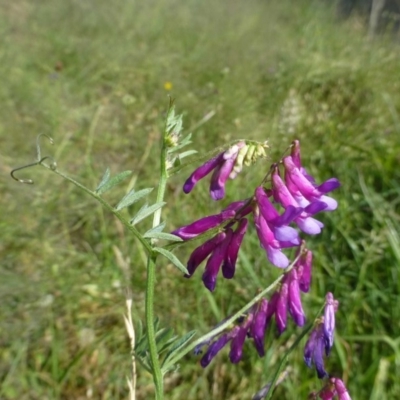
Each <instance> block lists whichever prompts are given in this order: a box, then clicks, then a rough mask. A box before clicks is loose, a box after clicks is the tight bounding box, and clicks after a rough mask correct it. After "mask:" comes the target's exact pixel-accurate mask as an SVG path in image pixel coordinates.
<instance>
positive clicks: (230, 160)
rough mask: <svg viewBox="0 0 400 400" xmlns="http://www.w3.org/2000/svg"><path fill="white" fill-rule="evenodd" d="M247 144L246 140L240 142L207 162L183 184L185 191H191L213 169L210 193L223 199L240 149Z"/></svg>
mask: <svg viewBox="0 0 400 400" xmlns="http://www.w3.org/2000/svg"><path fill="white" fill-rule="evenodd" d="M245 145H246V144H245V142H239V143H237V144H235V145H233V146H232V147H230V148H229V149H228V150H227V151H224V152H222V153H220V154H218V155H217V156H215V157H213V158H212V159H210V160H208V161H207V162H205V163H204V164H203V165H201V166H200V167H199V168H197V169H196V170H195V171H194V172H193V173H192V175H190V177H189V178H188V179H187V180H186V182H185V184H184V185H183V191H184V192H185V193H190V192H191V191H192V190H193V188H194V187H195V185H196V184H197V182H198V181H199V180H200V179H203V178H204V177H205V176H207V175H208V174H209V173H210V172H211V171H214V172H213V175H212V177H211V184H210V195H211V197H212V199H213V200H220V199H222V198H223V197H224V196H225V183H226V181H227V180H228V177H229V175H230V174H231V172H232V170H233V167H234V165H235V161H236V158H237V156H238V153H239V151H240V149H241V148H242V147H244V146H245ZM232 176H233V175H232Z"/></svg>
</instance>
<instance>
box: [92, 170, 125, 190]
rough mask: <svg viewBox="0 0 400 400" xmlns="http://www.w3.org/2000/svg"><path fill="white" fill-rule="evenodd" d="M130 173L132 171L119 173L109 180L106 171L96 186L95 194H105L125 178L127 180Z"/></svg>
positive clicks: (108, 173) (108, 172)
mask: <svg viewBox="0 0 400 400" xmlns="http://www.w3.org/2000/svg"><path fill="white" fill-rule="evenodd" d="M131 173H132V171H124V172H120V173H119V174H118V175H116V176H114V178H111V179H109V176H110V171H109V170H108V169H107V171H106V173H105V174H104V176H103V179H102V180H101V182H100V184H99V186H97V189H96V193H97V194H102V193H104V192H106V191H107V190H110V189H111V188H113V187H114V186H115V185H118V184H119V183H120V182H122V181H123V180H124V179H125V178H127V177H128V176H129V175H130V174H131Z"/></svg>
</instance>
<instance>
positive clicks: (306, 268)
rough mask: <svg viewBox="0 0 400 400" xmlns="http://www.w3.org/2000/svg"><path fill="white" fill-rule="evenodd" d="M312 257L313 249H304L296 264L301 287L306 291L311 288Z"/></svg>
mask: <svg viewBox="0 0 400 400" xmlns="http://www.w3.org/2000/svg"><path fill="white" fill-rule="evenodd" d="M312 258H313V255H312V252H311V250H308V249H304V251H303V253H302V254H301V256H300V258H299V260H298V261H297V263H296V265H295V268H296V270H297V276H298V279H299V288H300V290H301V291H302V292H304V293H307V292H308V291H309V290H310V284H311V269H312Z"/></svg>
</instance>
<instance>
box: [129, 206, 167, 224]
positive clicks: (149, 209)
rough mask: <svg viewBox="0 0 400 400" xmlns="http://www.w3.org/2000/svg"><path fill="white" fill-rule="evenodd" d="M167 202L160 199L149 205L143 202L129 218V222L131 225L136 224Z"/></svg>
mask: <svg viewBox="0 0 400 400" xmlns="http://www.w3.org/2000/svg"><path fill="white" fill-rule="evenodd" d="M165 204H167V203H166V202H165V201H160V202H159V203H154V204H152V205H151V206H148V205H147V204H145V205H144V206H143V207H142V208H141V209H140V210H139V211H138V213H137V214H136V215H135V216H134V217H133V218H132V219H131V221H130V223H131V224H132V225H135V224H137V223H138V222H140V221H141V220H142V219H145V218H146V217H148V216H149V215H151V214H154V213H155V212H156V211H157V210H158V209H159V208H161V207H164V206H165Z"/></svg>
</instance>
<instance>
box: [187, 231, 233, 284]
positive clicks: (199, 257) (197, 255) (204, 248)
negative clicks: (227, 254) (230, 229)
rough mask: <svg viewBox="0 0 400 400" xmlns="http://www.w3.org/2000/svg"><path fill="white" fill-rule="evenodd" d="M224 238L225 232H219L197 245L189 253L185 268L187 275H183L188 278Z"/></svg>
mask: <svg viewBox="0 0 400 400" xmlns="http://www.w3.org/2000/svg"><path fill="white" fill-rule="evenodd" d="M225 238H226V233H225V232H220V233H218V234H217V235H216V236H214V237H212V238H211V239H209V240H207V241H206V242H204V243H203V244H201V245H200V246H199V247H197V248H196V249H195V250H194V251H193V253H192V254H191V255H190V257H189V260H188V262H187V270H188V272H189V274H188V275H185V277H186V278H190V277H191V276H192V275H193V274H194V272H195V271H196V269H197V267H198V266H199V265H200V264H201V263H202V262H203V261H204V260H205V259H206V258H207V257H208V256H209V255H210V254H211V253H212V252H213V251H214V250H215V248H216V247H217V246H218V245H219V244H220V243H221V242H222V241H223V240H224V239H225Z"/></svg>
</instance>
